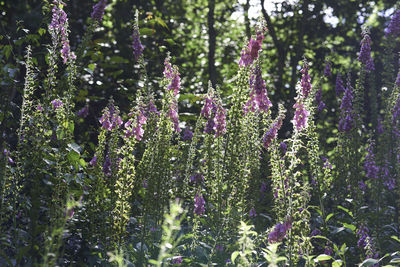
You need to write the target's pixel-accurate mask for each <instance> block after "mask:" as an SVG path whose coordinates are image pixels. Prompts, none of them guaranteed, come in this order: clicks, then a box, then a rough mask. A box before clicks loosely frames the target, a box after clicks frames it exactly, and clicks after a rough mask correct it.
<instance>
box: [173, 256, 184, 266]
mask: <svg viewBox="0 0 400 267" xmlns="http://www.w3.org/2000/svg"><path fill="white" fill-rule="evenodd" d="M182 262H183V258H182V256H178V257H174V258H173V259H172V262H171V263H172V264H176V265H180V264H182Z"/></svg>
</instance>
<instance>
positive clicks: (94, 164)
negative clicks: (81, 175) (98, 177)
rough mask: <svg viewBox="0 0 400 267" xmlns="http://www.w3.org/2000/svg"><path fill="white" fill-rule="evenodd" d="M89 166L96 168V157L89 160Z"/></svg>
mask: <svg viewBox="0 0 400 267" xmlns="http://www.w3.org/2000/svg"><path fill="white" fill-rule="evenodd" d="M89 164H90V165H91V166H93V167H94V166H96V165H97V156H94V157H93V158H92V159H91V160H90V162H89Z"/></svg>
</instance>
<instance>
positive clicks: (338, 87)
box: [336, 73, 345, 97]
mask: <svg viewBox="0 0 400 267" xmlns="http://www.w3.org/2000/svg"><path fill="white" fill-rule="evenodd" d="M344 91H345V89H344V84H343V80H342V78H341V76H340V73H339V74H338V75H337V76H336V96H338V97H339V96H340V95H341V94H342V93H343V92H344Z"/></svg>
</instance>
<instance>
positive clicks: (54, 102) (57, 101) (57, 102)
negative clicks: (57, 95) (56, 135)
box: [51, 99, 64, 110]
mask: <svg viewBox="0 0 400 267" xmlns="http://www.w3.org/2000/svg"><path fill="white" fill-rule="evenodd" d="M51 104H52V105H53V110H57V109H58V108H61V107H62V106H63V105H64V103H63V102H62V101H61V100H60V99H54V100H52V101H51Z"/></svg>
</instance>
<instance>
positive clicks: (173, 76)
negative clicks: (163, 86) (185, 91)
mask: <svg viewBox="0 0 400 267" xmlns="http://www.w3.org/2000/svg"><path fill="white" fill-rule="evenodd" d="M169 60H170V57H167V58H165V61H164V66H165V68H164V72H163V73H164V77H165V78H166V79H168V80H169V82H170V84H169V85H168V88H167V89H168V90H169V91H173V92H174V96H176V95H177V94H178V93H179V89H180V87H181V78H180V76H179V75H180V74H179V70H178V67H177V66H172V65H171V63H170V61H169Z"/></svg>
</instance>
